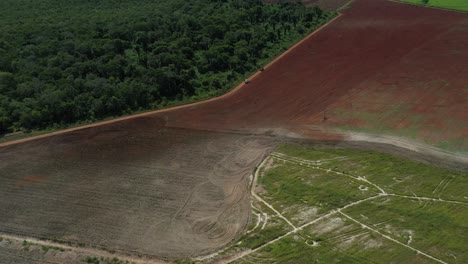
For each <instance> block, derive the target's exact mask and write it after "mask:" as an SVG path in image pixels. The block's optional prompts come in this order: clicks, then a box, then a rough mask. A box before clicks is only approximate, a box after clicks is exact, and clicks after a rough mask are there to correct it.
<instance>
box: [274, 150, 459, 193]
mask: <svg viewBox="0 0 468 264" xmlns="http://www.w3.org/2000/svg"><path fill="white" fill-rule="evenodd" d="M279 151H281V152H283V153H285V154H287V155H291V156H295V157H300V158H306V157H313V156H319V155H320V154H321V153H324V155H325V157H327V159H329V160H328V161H326V163H323V165H321V166H322V167H323V168H330V169H334V170H337V171H346V172H348V173H349V174H350V175H354V176H356V177H359V176H361V177H365V178H366V179H367V180H369V181H371V182H373V183H375V184H377V185H378V186H380V187H381V188H382V189H384V190H385V191H387V192H391V193H395V194H401V195H410V196H411V195H414V194H416V195H418V196H427V197H434V198H439V197H440V198H445V199H450V200H459V201H465V198H464V196H465V193H466V192H465V190H466V183H464V184H453V183H455V182H457V183H463V182H464V181H465V179H467V177H468V174H467V173H461V172H455V171H451V170H448V169H443V168H438V167H434V166H431V165H427V164H422V163H418V162H415V161H411V160H408V159H405V158H400V157H396V156H392V155H389V154H384V153H379V152H373V151H363V150H353V149H313V148H304V147H297V148H296V147H287V148H280V149H279ZM306 151H309V152H310V154H308V156H300V154H301V152H306ZM333 158H335V159H333ZM318 159H320V158H318ZM324 160H325V159H324ZM437 186H439V187H438V188H437V189H436V187H437Z"/></svg>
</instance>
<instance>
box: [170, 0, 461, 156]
mask: <svg viewBox="0 0 468 264" xmlns="http://www.w3.org/2000/svg"><path fill="white" fill-rule="evenodd" d="M467 36H468V15H467V14H463V13H457V12H450V11H444V10H437V9H430V8H424V7H419V6H412V5H406V4H401V3H395V2H390V1H385V0H357V1H354V2H353V3H352V4H351V7H350V8H348V9H345V10H344V11H343V15H342V16H341V17H339V18H338V19H336V20H335V21H334V22H333V23H331V24H330V25H328V26H327V27H325V28H323V29H322V30H321V31H320V32H318V33H317V34H316V35H315V36H313V37H311V38H309V39H308V40H307V41H305V42H303V43H302V44H301V45H299V46H298V47H296V48H295V49H294V50H292V51H291V52H290V53H288V54H287V55H286V56H284V57H283V58H281V59H280V60H279V61H277V62H276V63H274V64H273V65H271V66H270V67H267V68H266V70H265V71H264V72H261V73H260V75H258V76H257V77H256V78H255V79H253V80H252V81H251V83H249V84H248V85H246V86H245V88H244V89H241V90H239V91H238V92H236V93H234V94H231V95H230V96H228V97H224V98H222V99H221V100H216V101H213V102H210V103H207V104H204V105H202V106H199V107H197V108H185V109H182V110H179V111H173V112H170V113H167V114H166V116H167V118H168V120H169V124H170V125H172V126H178V127H179V126H180V127H193V128H203V129H214V130H249V131H254V130H255V129H260V130H261V129H263V130H268V129H274V128H283V129H285V128H286V129H288V130H290V131H293V132H295V133H298V134H302V135H308V136H310V134H311V133H312V134H313V132H314V131H316V130H325V131H326V130H327V129H334V128H340V129H348V130H354V131H365V132H373V133H383V134H391V135H392V134H393V135H398V136H404V137H410V138H414V139H418V140H421V141H424V142H426V143H429V144H432V145H437V146H440V147H443V148H448V149H453V150H458V151H466V150H467V149H468V140H467V139H468V111H466V108H467V106H468V52H467V51H466V48H465V47H467V46H468V37H467ZM324 117H325V118H324ZM324 119H326V120H324ZM257 131H258V130H257ZM320 136H322V135H318V137H320Z"/></svg>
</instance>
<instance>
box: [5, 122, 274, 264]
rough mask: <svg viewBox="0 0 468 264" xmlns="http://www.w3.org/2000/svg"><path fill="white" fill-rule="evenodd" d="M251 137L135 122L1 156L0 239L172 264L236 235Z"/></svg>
mask: <svg viewBox="0 0 468 264" xmlns="http://www.w3.org/2000/svg"><path fill="white" fill-rule="evenodd" d="M269 144H270V143H268V142H267V141H265V140H263V139H262V138H260V137H255V136H252V137H250V136H238V135H233V134H219V133H209V132H202V131H191V130H184V129H170V128H164V127H163V126H162V124H161V122H160V120H158V119H155V118H146V119H145V118H144V119H137V120H131V121H128V122H126V123H118V124H114V125H108V126H101V127H97V128H93V129H87V130H80V131H76V132H73V133H68V134H64V135H60V136H56V137H50V138H47V139H42V140H36V141H31V142H28V143H25V144H19V145H13V146H10V147H6V148H2V149H0V160H2V162H1V163H0V232H2V233H7V234H20V235H25V236H32V237H36V238H44V239H51V240H57V241H62V242H65V243H73V244H76V245H86V246H91V247H98V248H102V249H108V250H113V251H118V252H119V251H122V252H125V253H129V254H139V255H149V256H158V257H161V258H168V259H171V258H173V257H177V258H183V257H188V256H192V255H199V254H201V253H203V252H208V251H211V250H213V249H214V248H218V247H221V246H223V245H224V244H226V243H228V242H229V241H231V240H232V239H233V238H234V237H236V236H237V234H238V233H239V232H240V231H242V230H243V228H244V226H245V224H246V221H247V217H248V210H249V201H248V184H249V181H248V176H249V174H250V172H251V170H252V168H253V167H254V166H255V164H256V162H258V161H259V160H260V159H261V157H262V155H264V153H265V152H266V151H267V150H268V148H269Z"/></svg>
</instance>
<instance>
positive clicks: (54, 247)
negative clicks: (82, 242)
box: [42, 246, 65, 252]
mask: <svg viewBox="0 0 468 264" xmlns="http://www.w3.org/2000/svg"><path fill="white" fill-rule="evenodd" d="M42 250H44V251H45V252H47V251H49V250H57V251H60V252H64V251H65V249H64V248H62V247H57V246H42Z"/></svg>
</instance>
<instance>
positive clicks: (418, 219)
mask: <svg viewBox="0 0 468 264" xmlns="http://www.w3.org/2000/svg"><path fill="white" fill-rule="evenodd" d="M465 181H466V180H465ZM345 213H347V214H349V215H350V216H351V217H353V218H354V219H356V220H358V221H359V222H362V223H364V224H366V225H368V226H371V227H372V228H374V229H377V230H379V231H380V232H382V233H385V234H386V235H388V236H391V237H392V238H394V239H396V240H399V241H400V242H402V243H404V244H409V245H411V246H412V247H415V248H417V249H419V250H421V251H423V252H425V253H427V254H430V255H433V256H436V257H438V258H440V259H442V260H444V261H446V262H452V261H453V262H457V263H467V262H468V252H467V251H466V232H467V230H468V203H467V204H452V203H447V202H440V201H437V202H434V201H418V200H408V199H403V198H398V197H389V198H380V199H378V200H373V201H368V202H365V203H362V204H359V205H356V206H354V207H352V208H349V209H346V210H345ZM382 223H384V224H382Z"/></svg>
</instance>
